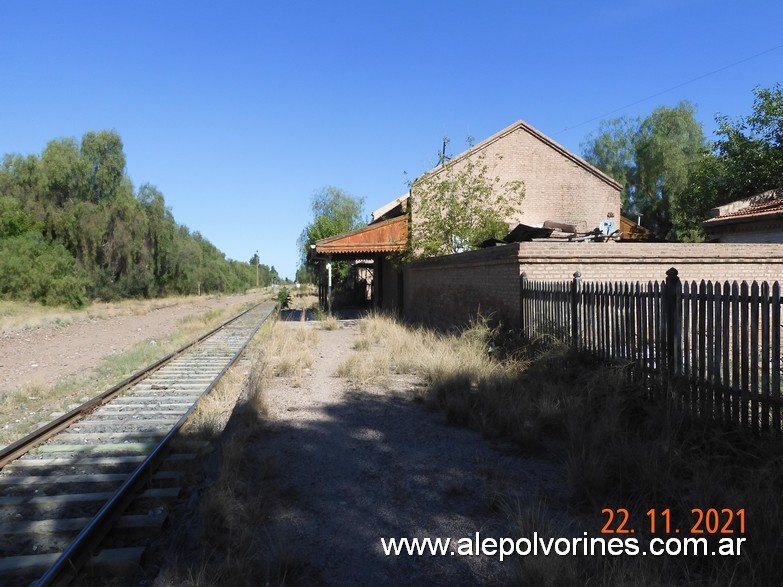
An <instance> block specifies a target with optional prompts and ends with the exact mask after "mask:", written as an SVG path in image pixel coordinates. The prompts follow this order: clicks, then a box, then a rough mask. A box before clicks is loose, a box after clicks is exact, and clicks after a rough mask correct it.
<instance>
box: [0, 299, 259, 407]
mask: <svg viewBox="0 0 783 587" xmlns="http://www.w3.org/2000/svg"><path fill="white" fill-rule="evenodd" d="M257 297H258V295H257V294H248V295H235V296H223V297H199V298H183V301H182V303H181V304H178V305H176V306H169V307H164V308H159V309H154V310H151V311H149V312H148V313H146V314H141V315H126V316H114V317H110V318H100V319H94V320H91V321H86V322H75V323H72V324H67V325H64V326H53V327H42V328H35V329H32V330H18V331H3V332H0V393H5V392H13V391H16V390H17V389H19V388H21V387H23V386H26V385H43V386H51V385H54V384H55V383H57V382H58V381H60V380H62V379H65V378H67V377H70V376H73V375H76V374H80V373H85V372H89V371H90V370H91V369H93V368H94V367H96V366H97V365H98V364H99V363H100V361H101V359H103V358H104V357H107V356H110V355H112V354H115V353H121V352H123V351H125V350H127V349H128V348H129V347H131V346H132V345H133V344H135V343H137V342H139V341H142V340H149V339H156V338H160V337H163V336H165V335H167V334H169V333H170V332H172V331H173V330H174V328H175V327H176V326H177V324H178V323H179V322H180V321H182V320H183V319H185V318H187V317H189V316H194V315H198V314H202V313H204V312H207V311H209V310H212V309H219V308H226V307H229V306H234V305H238V304H241V303H243V302H245V301H251V300H253V299H256V298H257Z"/></svg>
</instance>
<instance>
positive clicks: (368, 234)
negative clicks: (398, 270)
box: [315, 215, 408, 255]
mask: <svg viewBox="0 0 783 587" xmlns="http://www.w3.org/2000/svg"><path fill="white" fill-rule="evenodd" d="M407 245H408V217H407V216H405V215H404V216H398V217H396V218H392V219H391V220H384V221H383V222H377V223H374V224H369V225H367V226H365V227H363V228H360V229H358V230H353V231H351V232H344V233H343V234H338V235H336V236H332V237H329V238H325V239H321V240H319V241H316V243H315V253H316V254H317V255H365V254H373V253H397V252H401V251H404V250H405V247H406V246H407Z"/></svg>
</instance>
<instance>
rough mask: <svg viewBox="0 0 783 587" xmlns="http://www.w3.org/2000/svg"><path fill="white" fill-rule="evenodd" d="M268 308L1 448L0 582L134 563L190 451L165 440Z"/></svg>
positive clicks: (58, 577) (48, 579) (43, 581)
mask: <svg viewBox="0 0 783 587" xmlns="http://www.w3.org/2000/svg"><path fill="white" fill-rule="evenodd" d="M270 314H271V310H270V308H269V307H268V306H267V307H262V306H260V305H258V306H254V307H253V308H250V309H249V310H247V311H245V312H243V313H241V314H239V315H237V316H234V317H233V318H231V319H229V320H227V321H226V322H224V323H223V324H221V325H220V326H218V327H217V328H215V329H214V330H212V331H210V332H208V333H207V334H205V335H204V336H202V337H200V338H199V339H197V340H196V341H194V342H192V343H190V344H189V345H186V346H185V347H183V348H182V349H180V350H179V351H177V352H175V353H172V354H171V355H169V356H168V357H165V358H164V359H161V360H160V361H158V362H157V363H155V364H153V365H151V366H150V367H148V368H146V369H144V370H143V371H140V372H139V373H137V374H135V375H133V376H132V377H130V378H129V379H127V380H125V381H123V382H122V383H120V384H118V385H117V386H115V387H113V388H112V389H110V390H108V391H106V392H104V393H103V394H101V395H100V396H98V397H96V398H94V399H92V400H90V401H89V402H87V403H85V404H84V405H82V406H80V407H79V408H76V409H75V410H73V411H71V412H69V413H68V414H65V415H64V416H61V417H60V418H58V419H56V420H54V421H53V422H51V423H50V424H48V425H47V426H44V427H43V428H41V429H39V430H38V431H36V432H33V433H32V434H30V435H28V436H27V437H25V438H23V439H21V440H19V441H18V442H15V443H13V444H11V445H9V446H8V447H6V448H5V449H3V450H2V451H0V467H2V471H0V586H1V587H4V586H5V585H16V584H21V585H26V584H28V583H29V582H30V580H35V584H36V585H39V586H41V585H50V584H61V583H64V582H67V581H68V580H70V579H71V578H72V577H73V576H74V575H75V573H76V571H77V570H78V569H80V568H81V567H82V566H83V565H85V564H88V565H89V566H92V567H96V568H100V567H102V566H105V567H108V568H112V567H114V568H116V567H118V566H122V565H128V564H131V565H133V564H134V563H135V562H137V561H138V560H139V558H140V556H141V554H142V552H143V550H144V547H143V546H128V544H129V543H132V542H133V541H132V537H133V536H134V535H139V534H141V535H142V536H143V535H144V534H145V533H148V532H151V531H153V530H154V529H156V528H159V527H160V526H161V525H162V523H163V520H164V518H165V507H163V504H164V503H165V502H164V501H163V500H165V499H166V498H171V497H175V496H176V495H177V494H178V493H179V488H178V487H177V472H176V466H177V463H178V462H182V461H187V460H190V459H193V458H194V457H195V454H194V452H193V451H194V449H197V448H198V447H197V446H195V447H194V446H193V443H191V444H188V443H184V442H182V441H179V442H177V443H176V444H175V446H174V448H172V444H173V443H172V440H174V438H175V436H176V434H177V431H178V430H179V428H180V427H181V425H182V424H183V423H184V421H185V419H186V418H187V417H188V415H189V414H190V413H191V411H192V410H193V409H194V408H195V406H196V404H197V403H198V400H199V399H200V398H201V397H202V396H203V395H205V394H206V393H208V392H209V391H210V390H211V389H212V387H214V385H215V383H217V381H218V380H219V379H220V377H221V376H222V375H223V374H224V373H225V372H226V371H227V370H228V368H229V367H230V366H231V365H232V364H233V363H234V362H235V361H236V360H237V359H238V358H239V357H240V355H241V354H242V351H243V350H244V349H245V347H246V346H247V344H248V343H249V342H250V340H251V339H252V338H253V336H254V335H255V333H256V332H257V331H258V329H259V328H260V327H261V325H262V324H263V322H264V321H265V320H266V319H267V318H268V317H269V315H270ZM169 453H170V454H169ZM164 457H165V462H164ZM113 528H114V529H116V531H113ZM141 542H142V544H143V541H141ZM99 545H100V548H102V550H99ZM93 553H97V555H96V556H92V555H93Z"/></svg>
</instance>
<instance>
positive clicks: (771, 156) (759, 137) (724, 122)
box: [714, 83, 783, 202]
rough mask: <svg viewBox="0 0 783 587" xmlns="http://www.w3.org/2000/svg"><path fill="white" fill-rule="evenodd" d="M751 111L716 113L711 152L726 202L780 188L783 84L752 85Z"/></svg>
mask: <svg viewBox="0 0 783 587" xmlns="http://www.w3.org/2000/svg"><path fill="white" fill-rule="evenodd" d="M753 93H754V95H755V99H754V102H753V113H752V114H751V115H750V116H745V117H741V118H739V119H738V120H736V121H731V120H729V119H728V118H727V117H726V116H720V115H719V116H718V117H717V121H718V124H719V128H718V131H717V134H718V139H717V140H716V141H715V147H714V152H715V156H716V157H717V158H718V160H719V161H720V162H721V163H722V173H723V176H724V181H723V190H724V193H723V194H721V195H720V199H722V200H725V201H726V202H731V201H733V200H738V199H742V198H748V197H750V196H754V195H756V194H759V193H761V192H764V191H767V190H770V189H777V188H783V86H781V84H779V83H778V84H776V85H775V86H773V87H772V88H768V89H764V88H756V89H755V90H754V91H753Z"/></svg>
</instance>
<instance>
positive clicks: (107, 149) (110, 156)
mask: <svg viewBox="0 0 783 587" xmlns="http://www.w3.org/2000/svg"><path fill="white" fill-rule="evenodd" d="M81 151H82V157H83V158H84V161H85V165H86V166H87V185H88V189H89V196H90V199H91V200H92V201H93V202H102V201H104V200H108V199H111V198H112V197H114V196H116V195H117V194H118V193H119V192H120V190H121V189H122V187H123V183H124V182H123V179H124V178H125V153H124V152H123V149H122V139H120V136H119V135H118V134H117V133H115V132H113V131H108V130H102V131H100V132H92V131H90V132H87V133H85V134H84V136H83V137H82V146H81Z"/></svg>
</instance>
